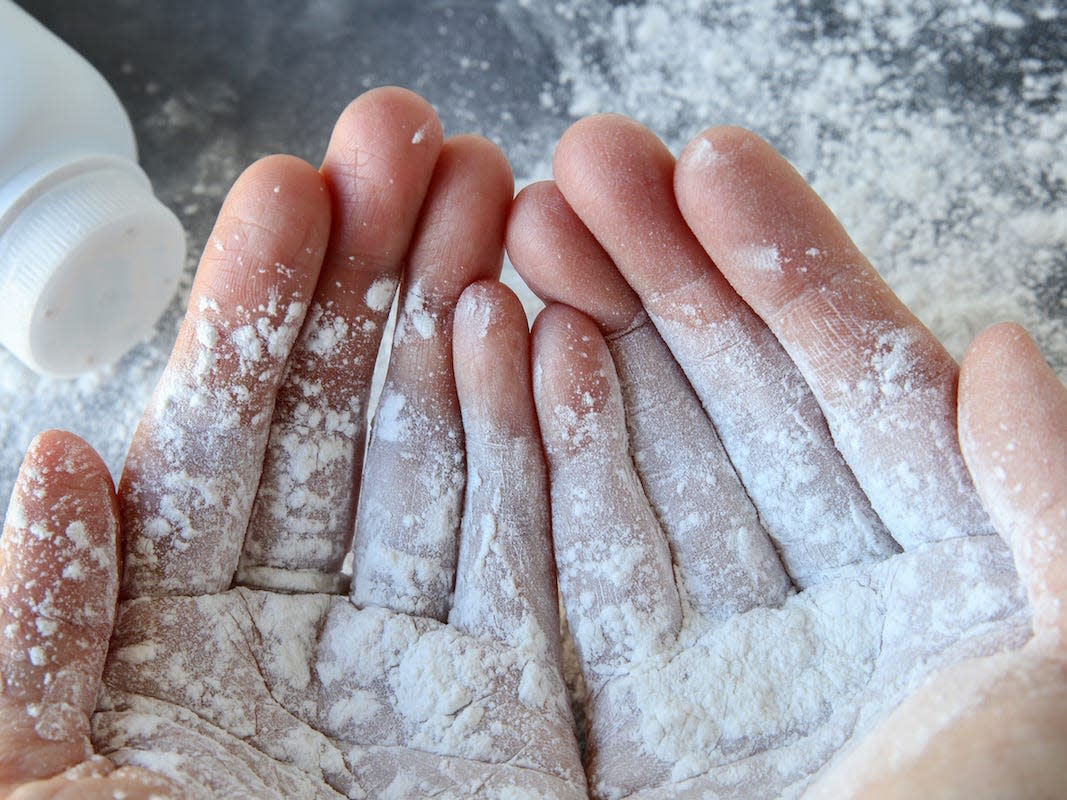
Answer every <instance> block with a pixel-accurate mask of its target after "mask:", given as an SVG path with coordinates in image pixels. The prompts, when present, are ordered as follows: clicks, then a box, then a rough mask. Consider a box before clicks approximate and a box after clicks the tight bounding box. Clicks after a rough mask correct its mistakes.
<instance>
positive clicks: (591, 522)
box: [533, 305, 681, 691]
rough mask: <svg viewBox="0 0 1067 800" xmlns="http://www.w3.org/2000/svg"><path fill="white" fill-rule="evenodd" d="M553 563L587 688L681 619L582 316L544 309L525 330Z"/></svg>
mask: <svg viewBox="0 0 1067 800" xmlns="http://www.w3.org/2000/svg"><path fill="white" fill-rule="evenodd" d="M533 353H534V356H533V363H534V397H535V399H536V403H537V415H538V418H539V420H540V424H541V432H542V437H543V440H544V445H545V451H546V453H547V455H548V463H549V473H550V476H551V498H552V532H553V538H554V542H555V554H556V569H557V571H558V573H559V585H560V592H561V594H562V597H563V604H564V608H565V609H566V611H567V621H568V625H569V626H570V628H571V631H572V633H573V635H574V639H575V644H576V645H577V649H578V655H579V659H580V662H581V665H582V671H583V673H584V674H585V675H586V678H587V680H590V681H592V683H593V684H594V691H595V689H596V686H597V685H599V684H600V683H602V682H603V681H605V680H606V679H607V678H609V677H610V676H611V675H613V674H615V672H617V671H618V670H619V669H620V668H622V667H624V666H625V665H628V664H630V663H631V662H633V661H636V660H640V659H643V658H646V657H648V656H651V655H654V654H656V653H658V652H661V651H662V650H663V649H664V648H665V647H667V646H669V645H670V644H671V643H673V641H674V639H675V637H676V636H677V633H678V631H679V629H680V626H681V605H680V600H679V597H678V591H677V588H676V587H675V583H674V571H673V565H672V563H671V555H670V551H669V549H668V547H667V541H666V539H665V537H664V536H663V533H662V532H661V530H660V528H659V525H658V524H657V522H656V518H655V516H654V515H653V513H652V509H651V508H650V507H649V505H648V501H647V500H646V499H645V495H644V492H643V491H642V489H641V484H640V481H639V480H638V477H637V474H636V472H635V471H634V468H633V462H632V461H631V460H630V453H629V449H628V443H627V436H626V423H625V421H624V417H623V408H622V396H621V393H620V390H619V383H618V379H617V377H616V375H615V368H614V366H613V365H612V363H611V356H610V354H609V353H608V349H607V345H606V344H605V343H604V339H603V337H602V336H601V335H600V332H599V331H598V330H597V328H596V325H595V323H593V321H592V320H590V319H589V318H588V317H585V316H584V315H582V314H580V313H579V312H577V311H575V310H573V309H571V308H568V307H566V306H560V305H556V306H549V307H548V308H547V309H546V310H545V311H543V312H542V313H541V315H540V316H539V317H538V318H537V322H536V324H535V325H534V337H533Z"/></svg>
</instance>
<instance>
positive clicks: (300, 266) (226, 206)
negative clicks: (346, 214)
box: [189, 155, 330, 311]
mask: <svg viewBox="0 0 1067 800" xmlns="http://www.w3.org/2000/svg"><path fill="white" fill-rule="evenodd" d="M329 233H330V198H329V194H328V192H327V191H326V184H325V181H324V180H323V177H322V175H320V174H319V172H318V170H316V169H315V168H314V167H312V166H311V165H310V164H308V163H307V162H306V161H304V160H302V159H300V158H296V157H295V156H288V155H270V156H265V157H264V158H261V159H259V160H258V161H255V162H253V163H252V164H250V165H249V166H248V167H247V168H246V169H245V170H244V171H243V172H242V173H241V175H240V176H239V177H238V178H237V180H236V181H234V184H233V186H232V187H231V188H230V191H229V193H228V194H227V195H226V199H225V201H224V202H223V204H222V208H221V209H220V211H219V216H218V219H217V220H216V222H215V227H214V229H213V230H212V232H211V236H210V238H209V239H208V242H207V243H206V245H205V247H204V251H203V255H202V257H201V259H200V266H199V268H198V269H197V273H196V280H195V283H194V286H193V292H192V294H191V296H190V301H189V303H190V305H189V308H190V310H191V311H193V310H194V309H196V307H197V304H199V303H200V302H201V299H202V298H204V297H210V298H212V299H213V300H215V301H217V302H218V303H219V304H220V306H221V307H222V308H224V309H229V308H235V307H237V306H245V307H249V306H252V305H253V300H254V299H256V298H258V297H260V296H261V295H265V294H266V293H267V292H268V291H269V289H270V287H274V286H281V285H285V284H291V285H292V286H293V287H294V289H295V290H296V291H297V292H298V293H302V294H304V295H305V296H309V295H310V294H311V290H312V289H313V287H314V285H315V281H316V280H317V278H318V272H319V268H320V266H321V262H322V256H323V252H324V251H325V248H326V242H327V239H328V237H329Z"/></svg>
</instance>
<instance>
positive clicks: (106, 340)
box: [0, 0, 185, 376]
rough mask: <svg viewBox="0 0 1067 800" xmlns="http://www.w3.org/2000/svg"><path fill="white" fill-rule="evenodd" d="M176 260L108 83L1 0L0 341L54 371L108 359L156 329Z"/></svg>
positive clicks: (173, 227) (169, 225) (170, 231)
mask: <svg viewBox="0 0 1067 800" xmlns="http://www.w3.org/2000/svg"><path fill="white" fill-rule="evenodd" d="M184 261H185V235H184V232H183V230H182V226H181V223H180V222H179V221H178V219H177V218H176V217H175V216H174V214H172V213H171V212H170V211H169V210H168V209H167V208H166V206H164V205H163V204H162V203H161V202H159V200H157V199H156V197H155V196H154V195H153V194H152V187H151V184H150V183H149V180H148V178H147V176H146V175H145V174H144V172H143V171H142V170H141V168H140V167H139V166H138V165H137V148H136V143H135V141H134V135H133V128H132V126H131V125H130V120H129V117H127V115H126V112H125V110H124V109H123V107H122V104H121V103H120V102H119V99H118V97H116V95H115V93H114V91H112V89H111V87H110V86H109V85H108V83H107V81H105V80H104V78H103V77H102V76H101V75H100V74H99V73H98V72H97V71H96V70H95V69H93V67H92V66H91V65H90V64H89V63H88V62H87V61H86V60H85V59H83V58H82V57H81V56H80V55H78V54H77V53H76V52H74V50H73V49H71V48H70V47H68V46H67V45H66V44H65V43H64V42H62V41H61V40H60V39H59V38H58V37H56V36H55V35H53V34H52V33H51V32H50V31H49V30H47V29H46V28H45V27H44V26H43V25H41V24H40V23H38V22H37V21H36V20H35V19H33V18H32V17H31V16H30V15H29V14H27V13H26V12H25V11H23V10H22V9H20V8H18V7H17V6H15V5H14V4H13V3H12V2H10V0H0V342H2V343H3V344H4V346H5V347H7V348H8V349H9V350H10V351H11V352H12V353H14V354H15V355H16V356H18V358H19V359H21V360H22V361H23V362H24V363H25V364H27V365H28V366H30V367H32V368H33V369H35V370H37V371H38V372H41V373H44V374H49V375H57V376H71V375H76V374H79V373H81V372H85V371H87V370H91V369H93V368H95V367H99V366H101V365H103V364H107V363H109V362H111V361H114V360H115V359H117V358H118V357H119V356H120V355H122V354H123V353H124V352H126V351H127V350H128V349H129V348H130V347H131V346H133V345H134V344H135V343H136V342H137V341H139V340H140V339H142V338H143V337H144V336H145V335H146V334H147V333H148V332H149V331H150V330H151V328H152V326H153V325H154V324H155V322H156V320H157V319H158V317H159V315H160V314H161V313H162V312H163V309H164V308H165V307H166V305H167V303H168V302H169V301H170V299H171V297H173V295H174V292H175V289H176V288H177V284H178V279H179V277H180V275H181V271H182V267H183V265H184Z"/></svg>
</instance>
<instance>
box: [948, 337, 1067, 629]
mask: <svg viewBox="0 0 1067 800" xmlns="http://www.w3.org/2000/svg"><path fill="white" fill-rule="evenodd" d="M959 427H960V442H961V444H962V446H963V455H964V457H965V458H966V459H967V466H968V468H969V469H970V471H971V475H973V476H974V482H975V486H976V487H977V489H978V494H979V495H980V496H981V498H982V502H983V504H984V505H985V507H986V509H987V510H988V511H989V514H990V516H991V517H992V519H993V523H994V524H995V526H996V528H997V530H998V531H1000V532H1001V534H1002V535H1003V536H1004V538H1005V539H1006V540H1007V542H1008V544H1009V546H1010V547H1011V549H1012V553H1013V555H1014V557H1015V565H1016V568H1017V569H1018V571H1019V574H1020V576H1021V577H1022V579H1023V583H1024V585H1025V586H1026V590H1027V593H1028V595H1029V597H1030V604H1031V607H1032V608H1033V614H1034V621H1033V624H1034V633H1035V635H1037V636H1038V637H1045V638H1050V637H1051V638H1053V639H1056V638H1058V642H1059V644H1060V646H1063V645H1064V643H1067V636H1065V634H1067V615H1065V614H1064V610H1063V605H1064V601H1065V599H1067V390H1065V389H1064V387H1063V384H1061V383H1060V382H1059V380H1058V379H1057V378H1056V375H1055V373H1053V372H1052V370H1051V369H1050V368H1049V366H1048V364H1046V363H1045V360H1044V359H1043V358H1042V357H1041V353H1040V352H1039V351H1038V349H1037V345H1036V344H1034V341H1033V340H1032V339H1031V338H1030V337H1029V336H1028V335H1027V334H1026V332H1025V331H1024V330H1023V329H1022V328H1020V327H1019V326H1017V325H1007V324H1005V325H997V326H995V327H993V328H990V329H989V330H987V331H985V332H984V333H982V334H981V335H980V336H979V337H978V338H977V339H975V341H974V343H973V344H972V345H971V348H970V350H969V351H968V352H967V355H966V357H965V358H964V359H963V368H962V372H961V375H960V404H959Z"/></svg>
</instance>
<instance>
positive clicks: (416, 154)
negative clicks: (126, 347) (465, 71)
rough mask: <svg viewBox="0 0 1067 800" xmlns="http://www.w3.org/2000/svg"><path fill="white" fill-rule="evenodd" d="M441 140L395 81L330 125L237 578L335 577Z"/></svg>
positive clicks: (279, 583)
mask: <svg viewBox="0 0 1067 800" xmlns="http://www.w3.org/2000/svg"><path fill="white" fill-rule="evenodd" d="M440 149H441V123H440V121H439V120H438V119H437V115H436V114H435V113H434V111H433V109H432V108H431V107H430V105H429V104H428V103H426V101H424V100H422V99H421V98H420V97H418V96H417V95H415V94H413V93H411V92H408V91H406V90H403V89H395V88H388V89H378V90H375V91H372V92H368V93H366V94H364V95H362V96H361V97H359V98H358V99H357V100H355V101H354V102H353V103H352V104H351V105H350V106H349V107H348V108H347V109H346V110H345V112H344V114H342V116H341V118H340V120H339V121H338V123H337V125H336V127H335V128H334V131H333V136H332V138H331V140H330V146H329V148H328V149H327V152H326V160H325V163H324V165H323V167H322V173H323V176H324V177H325V179H326V184H327V187H328V189H329V193H330V197H331V199H332V202H333V206H334V212H333V226H332V229H331V232H330V243H329V246H328V248H327V250H326V256H325V258H324V260H323V267H322V272H321V274H320V277H319V282H318V285H317V287H316V289H315V295H314V297H313V298H312V301H311V306H310V308H309V311H308V318H307V320H306V322H305V323H304V327H303V329H302V330H301V333H300V337H299V338H298V339H297V342H296V344H295V345H294V348H293V354H292V356H291V357H290V359H289V364H288V368H287V371H286V377H285V380H284V382H283V383H282V386H281V388H280V389H279V391H278V397H277V401H276V402H275V405H274V418H273V421H272V423H271V431H270V440H269V443H268V445H267V451H266V455H265V457H264V461H263V473H262V476H261V477H260V481H259V489H258V492H257V495H256V501H255V505H254V506H253V510H252V517H251V522H250V524H249V528H248V533H247V535H246V537H245V542H244V552H243V553H242V557H241V565H240V570H239V575H238V580H239V582H241V583H246V584H252V585H257V586H267V587H273V588H282V589H290V590H292V589H298V588H302V589H305V590H320V591H333V590H336V589H337V588H338V585H339V583H341V580H342V579H341V574H340V573H341V565H342V562H343V561H344V557H345V555H346V554H347V552H348V550H349V547H350V545H351V538H352V530H353V526H354V524H355V510H356V499H357V497H358V496H359V475H360V471H361V468H362V461H363V444H364V436H365V428H366V418H367V399H368V394H369V392H370V385H371V379H372V377H373V375H374V363H375V359H376V357H377V353H378V348H379V345H380V344H381V339H382V331H383V330H384V328H385V323H386V320H387V318H388V316H389V309H390V308H391V306H392V302H393V295H394V294H395V290H396V286H397V283H398V282H399V278H400V270H401V264H402V260H403V258H404V255H405V254H406V253H407V249H408V245H409V242H410V239H411V234H412V231H413V230H414V227H415V222H416V220H417V219H418V214H419V208H420V207H421V206H422V201H423V197H424V196H425V194H426V189H427V186H428V185H429V182H430V177H431V175H432V174H433V167H434V163H435V162H436V161H437V155H438V153H439V152H440Z"/></svg>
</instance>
